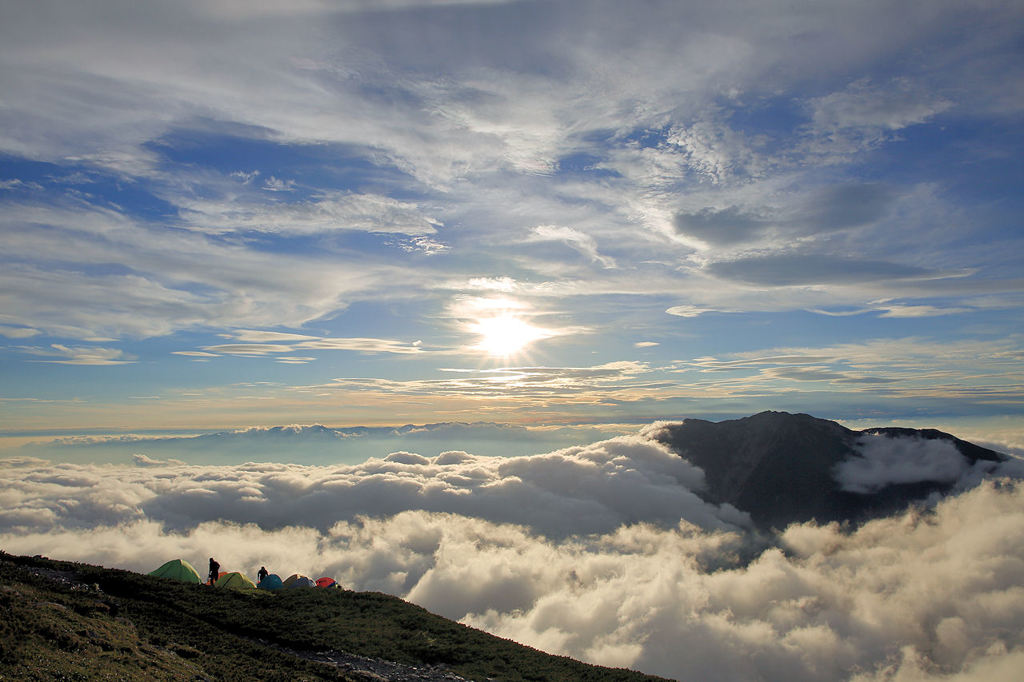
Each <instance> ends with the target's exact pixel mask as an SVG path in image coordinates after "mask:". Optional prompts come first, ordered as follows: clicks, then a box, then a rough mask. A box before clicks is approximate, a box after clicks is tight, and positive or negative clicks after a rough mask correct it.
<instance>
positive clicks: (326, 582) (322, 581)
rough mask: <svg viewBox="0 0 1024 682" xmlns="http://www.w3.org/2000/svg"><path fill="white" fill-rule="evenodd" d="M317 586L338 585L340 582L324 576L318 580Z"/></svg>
mask: <svg viewBox="0 0 1024 682" xmlns="http://www.w3.org/2000/svg"><path fill="white" fill-rule="evenodd" d="M316 586H317V587H337V586H338V583H336V582H334V578H328V577H327V576H324V577H323V578H320V579H319V580H317V581H316Z"/></svg>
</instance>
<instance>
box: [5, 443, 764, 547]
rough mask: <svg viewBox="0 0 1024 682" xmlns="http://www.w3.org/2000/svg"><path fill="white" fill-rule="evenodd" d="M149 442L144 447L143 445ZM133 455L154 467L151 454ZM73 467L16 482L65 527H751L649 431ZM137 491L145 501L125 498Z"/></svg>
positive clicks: (559, 531)
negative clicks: (340, 453) (516, 442)
mask: <svg viewBox="0 0 1024 682" xmlns="http://www.w3.org/2000/svg"><path fill="white" fill-rule="evenodd" d="M320 430H321V431H323V429H322V428H321V429H320ZM253 435H259V434H253ZM282 435H284V434H283V433H282ZM323 435H325V436H327V437H338V434H330V433H324V434H323ZM342 437H343V434H342ZM287 442H288V439H285V440H282V441H281V444H282V445H287ZM140 445H145V443H144V442H138V443H136V444H135V445H133V447H138V446H140ZM134 462H135V463H136V464H140V463H141V464H144V465H147V466H148V465H153V464H154V461H153V460H151V459H150V458H149V457H148V456H140V455H135V456H134ZM147 470H148V469H147ZM73 471H80V472H82V474H81V476H80V477H79V479H76V480H80V481H81V485H78V486H77V487H78V490H76V491H74V494H71V493H70V490H69V488H68V487H66V486H61V487H60V488H52V487H42V488H39V487H36V486H35V483H37V482H39V481H40V480H43V479H45V480H50V479H52V477H53V475H54V474H51V473H50V472H48V471H45V470H33V469H27V470H26V469H25V468H21V469H20V470H19V469H13V470H11V471H10V472H8V475H7V477H6V479H5V485H7V484H10V486H11V487H10V492H11V499H12V501H13V499H14V498H16V497H18V496H19V495H22V494H24V495H25V497H22V498H21V501H22V502H24V503H26V504H29V505H30V506H32V507H35V508H38V507H39V506H40V505H43V506H46V507H47V508H51V509H52V510H53V513H54V514H55V515H56V516H55V519H54V524H53V525H54V527H55V528H56V527H59V526H61V525H67V524H76V525H79V524H86V525H88V524H90V523H93V522H95V521H96V518H100V519H103V522H109V520H110V519H116V521H115V523H116V522H124V523H129V522H133V521H138V520H142V519H148V520H151V521H159V522H161V523H164V524H165V525H166V526H167V527H168V528H174V529H178V530H181V531H187V530H189V529H192V528H195V527H196V526H198V525H199V524H201V523H203V522H204V521H211V520H219V521H228V522H233V523H240V524H244V523H248V522H255V523H258V524H259V525H260V526H261V527H265V528H280V527H284V526H288V525H291V524H294V523H295V522H296V519H301V523H302V524H303V525H308V526H311V527H315V528H318V529H320V530H327V529H329V528H330V527H331V526H332V525H333V524H335V523H337V522H339V521H350V522H355V521H356V519H357V518H358V517H362V516H371V517H387V516H391V515H393V514H397V513H400V512H402V511H406V510H417V509H419V510H424V511H431V512H440V513H455V514H463V515H468V516H473V517H476V518H482V519H486V520H489V521H492V522H495V523H513V524H517V525H524V526H528V527H530V528H531V529H532V530H533V532H536V533H538V534H541V535H544V536H550V537H565V536H567V535H570V534H573V533H584V534H585V533H601V532H609V531H610V530H612V529H614V528H616V527H618V526H620V525H622V524H624V523H636V522H640V521H645V522H650V523H662V524H665V523H667V524H670V525H674V524H675V523H677V522H678V521H679V519H680V518H686V519H687V520H688V521H689V522H690V523H694V524H697V525H699V526H701V527H704V528H710V529H733V528H736V527H739V526H742V525H746V524H748V523H749V519H748V518H747V516H746V515H745V514H742V513H740V512H738V511H736V510H735V509H733V508H731V507H729V506H728V505H726V506H723V507H721V508H719V507H715V506H713V505H709V504H706V503H705V502H703V501H702V500H701V499H700V497H699V496H698V495H697V494H696V492H695V491H699V490H700V489H701V487H702V485H703V472H702V471H701V470H699V469H697V468H695V467H694V466H692V465H691V464H690V463H689V462H687V461H686V460H684V459H682V458H680V457H679V456H677V455H675V454H674V453H672V452H671V451H670V450H668V449H667V448H666V447H665V446H662V445H661V444H659V443H657V442H656V441H653V440H648V439H646V438H642V437H639V436H631V437H625V436H624V437H619V438H614V439H611V440H605V441H601V442H598V443H594V444H592V445H588V446H577V447H572V448H566V449H563V450H556V451H554V452H551V453H548V454H544V455H533V456H529V457H515V458H501V457H483V456H474V455H470V454H467V453H462V452H448V453H442V454H440V455H438V456H436V457H423V456H421V455H418V454H413V453H408V452H398V453H393V454H391V455H388V456H387V457H385V458H383V459H370V460H367V461H366V462H363V463H361V464H358V465H352V466H328V467H302V466H297V465H281V464H273V463H266V464H253V463H249V464H245V465H240V466H237V467H223V468H216V467H202V466H188V467H181V466H178V467H170V468H169V469H166V470H163V471H161V472H160V473H159V475H154V477H153V478H147V477H144V476H139V475H137V474H130V475H129V477H128V479H127V480H125V479H124V478H122V472H120V471H118V470H116V469H115V470H111V471H107V472H105V471H104V469H103V468H101V467H94V468H90V467H85V466H82V467H76V468H74V469H73ZM73 487H74V486H73ZM114 488H118V489H119V490H120V492H118V493H116V494H111V500H112V501H111V503H110V504H109V505H107V504H105V503H104V500H105V499H106V495H108V494H110V493H111V491H112V490H113V489H114ZM211 491H212V493H213V494H209V493H210V492H211ZM50 495H56V497H50ZM126 496H127V497H126ZM127 498H130V499H132V500H135V503H134V504H133V505H127V504H124V503H123V500H125V499H127ZM65 515H67V516H66V517H65ZM94 517H96V518H94Z"/></svg>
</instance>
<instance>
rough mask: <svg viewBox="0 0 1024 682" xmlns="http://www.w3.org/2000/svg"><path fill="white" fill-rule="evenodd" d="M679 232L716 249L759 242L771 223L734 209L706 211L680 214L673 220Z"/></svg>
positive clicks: (706, 209) (707, 209)
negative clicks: (718, 246)
mask: <svg viewBox="0 0 1024 682" xmlns="http://www.w3.org/2000/svg"><path fill="white" fill-rule="evenodd" d="M674 225H675V228H676V230H677V231H679V232H681V233H684V234H687V235H692V236H694V237H697V238H698V239H700V240H701V241H705V242H708V243H709V244H715V245H728V244H738V243H741V242H746V241H751V240H753V239H756V238H757V237H758V236H760V235H761V233H762V232H763V231H764V230H765V229H766V228H767V227H769V226H770V223H767V222H766V221H764V220H762V219H760V218H757V217H755V216H752V215H749V214H747V213H744V212H742V211H741V210H740V209H738V208H737V207H735V206H731V207H729V208H724V209H720V210H716V209H711V208H704V209H701V210H700V211H696V212H693V213H686V212H680V213H677V214H676V216H675V219H674Z"/></svg>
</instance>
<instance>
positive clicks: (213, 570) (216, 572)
mask: <svg viewBox="0 0 1024 682" xmlns="http://www.w3.org/2000/svg"><path fill="white" fill-rule="evenodd" d="M219 576H220V564H218V563H217V560H216V559H214V558H213V557H210V584H211V585H212V584H214V583H215V582H217V578H218V577H219Z"/></svg>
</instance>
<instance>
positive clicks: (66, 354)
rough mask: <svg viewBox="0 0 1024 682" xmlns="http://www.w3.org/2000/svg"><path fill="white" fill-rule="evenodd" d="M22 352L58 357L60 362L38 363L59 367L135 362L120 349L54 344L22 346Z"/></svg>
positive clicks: (133, 358) (132, 357)
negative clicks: (45, 346)
mask: <svg viewBox="0 0 1024 682" xmlns="http://www.w3.org/2000/svg"><path fill="white" fill-rule="evenodd" d="M19 350H21V352H23V353H28V354H29V355H36V356H42V357H58V358H61V359H60V360H37V361H36V362H52V363H54V364H58V365H126V364H129V363H132V362H135V357H134V356H132V355H128V354H126V353H125V352H124V351H123V350H121V349H119V348H102V347H99V346H65V345H63V344H60V343H52V344H50V346H49V347H47V348H42V347H40V346H21V347H20V348H19Z"/></svg>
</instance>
